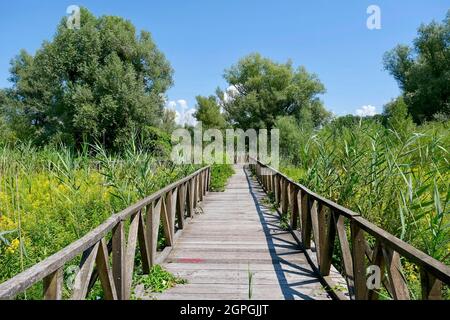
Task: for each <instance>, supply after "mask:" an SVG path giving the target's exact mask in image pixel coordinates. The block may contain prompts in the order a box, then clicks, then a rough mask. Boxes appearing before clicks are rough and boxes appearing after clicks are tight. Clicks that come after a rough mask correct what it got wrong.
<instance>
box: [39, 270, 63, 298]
mask: <svg viewBox="0 0 450 320" xmlns="http://www.w3.org/2000/svg"><path fill="white" fill-rule="evenodd" d="M62 286H63V270H62V268H61V269H58V270H56V271H55V272H53V273H52V274H50V275H48V276H47V277H45V278H44V299H45V300H61V299H62Z"/></svg>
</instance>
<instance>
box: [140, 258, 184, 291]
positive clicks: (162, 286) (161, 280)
mask: <svg viewBox="0 0 450 320" xmlns="http://www.w3.org/2000/svg"><path fill="white" fill-rule="evenodd" d="M186 283H187V280H185V279H182V278H179V277H176V276H174V275H173V274H171V273H170V272H168V271H167V270H165V269H164V268H162V267H161V266H159V265H155V266H153V267H152V268H151V269H150V273H149V274H145V275H142V274H141V275H135V278H134V286H136V285H142V286H143V287H144V290H145V292H146V293H161V292H164V291H165V290H167V289H170V288H172V287H173V286H175V285H177V284H186Z"/></svg>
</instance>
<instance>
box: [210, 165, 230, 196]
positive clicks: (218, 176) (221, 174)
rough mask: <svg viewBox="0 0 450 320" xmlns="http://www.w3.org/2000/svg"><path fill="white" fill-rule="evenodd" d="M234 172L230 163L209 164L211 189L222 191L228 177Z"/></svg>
mask: <svg viewBox="0 0 450 320" xmlns="http://www.w3.org/2000/svg"><path fill="white" fill-rule="evenodd" d="M233 174H234V169H233V166H232V165H230V164H213V165H212V166H211V191H215V192H217V191H224V190H225V186H226V184H227V181H228V179H229V178H230V177H231V176H232V175H233Z"/></svg>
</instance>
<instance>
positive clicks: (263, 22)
mask: <svg viewBox="0 0 450 320" xmlns="http://www.w3.org/2000/svg"><path fill="white" fill-rule="evenodd" d="M72 4H76V5H80V6H85V7H87V8H89V9H90V10H91V11H92V12H93V13H94V14H96V15H104V14H108V15H120V16H122V17H125V18H127V19H129V20H131V21H132V22H133V23H134V24H135V25H136V27H137V28H138V29H145V30H148V31H150V32H151V33H152V35H153V37H154V39H155V41H156V43H157V45H158V46H159V48H160V49H161V50H162V51H163V52H164V53H165V54H166V57H167V58H168V59H169V61H170V62H171V64H172V67H173V68H174V69H175V75H174V81H175V85H174V86H173V87H172V88H171V89H170V90H169V92H168V97H169V100H172V101H178V100H184V102H183V101H181V103H178V104H177V108H178V109H180V108H182V107H183V105H187V106H188V107H189V108H192V107H193V106H194V105H195V96H196V95H198V94H201V95H209V94H213V93H214V91H215V89H216V88H217V86H220V87H221V88H226V87H227V86H226V83H225V81H224V80H223V77H222V75H223V71H224V69H226V68H228V67H230V66H231V65H232V64H234V63H235V62H236V61H237V60H238V59H239V58H241V57H243V56H245V55H247V54H249V53H252V52H260V53H261V54H262V55H264V56H267V57H270V58H272V59H274V60H276V61H279V62H284V61H286V60H287V59H289V58H290V59H292V61H293V62H294V65H296V66H298V65H304V66H305V67H306V68H307V69H308V71H310V72H314V73H316V74H317V75H318V76H319V78H320V79H321V81H322V82H323V83H324V84H325V86H326V88H327V93H326V94H325V95H323V96H322V99H323V100H324V102H325V105H326V106H327V108H328V109H329V110H331V111H333V112H334V113H335V114H338V115H343V114H348V113H356V111H357V109H361V108H362V107H363V106H369V105H370V106H373V107H375V108H376V111H377V112H381V111H382V106H383V105H384V104H385V103H386V102H388V101H389V100H390V99H391V98H393V97H396V96H397V95H398V94H399V90H398V86H397V84H396V82H395V81H394V80H393V79H392V77H391V76H390V75H389V74H388V73H387V72H386V71H384V70H383V67H382V56H383V53H384V52H385V51H387V50H389V49H391V48H393V47H394V46H395V45H396V44H398V43H406V44H410V43H411V41H412V40H413V39H414V37H415V35H416V31H417V28H418V27H419V25H420V24H421V23H429V22H430V21H432V20H433V19H435V20H438V21H441V20H442V19H443V18H444V17H445V14H446V12H447V10H448V9H449V8H450V1H449V0H445V1H444V0H429V1H425V0H422V1H419V0H410V1H400V0H396V1H393V0H371V1H365V0H341V1H325V0H315V1H313V0H310V1H300V0H278V1H275V0H272V1H266V0H226V1H225V0H195V1H194V0H184V1H182V0H164V1H162V0H161V1H132V0H129V1H123V0H121V1H119V0H95V1H87V0H86V1H81V0H80V1H77V0H71V1H65V0H61V1H54V0H41V1H23V0H15V1H1V2H0V40H1V46H0V87H7V86H9V85H10V84H9V82H8V81H7V79H8V76H9V72H8V69H9V61H10V60H11V58H12V57H13V56H14V55H16V54H17V53H18V52H19V50H20V49H21V48H25V49H26V50H27V51H29V52H31V53H33V52H34V51H35V50H36V49H37V48H38V47H39V46H40V45H41V43H42V41H43V40H46V39H47V40H48V39H51V37H52V35H53V34H54V32H55V28H56V25H57V23H58V21H59V20H60V18H61V17H62V16H63V15H65V12H66V8H67V7H68V6H69V5H72ZM371 4H375V5H378V6H379V7H380V9H381V30H369V29H368V28H367V27H366V20H367V18H368V16H369V15H368V14H367V13H366V10H367V7H368V6H369V5H371ZM369 109H370V108H369ZM365 110H368V108H367V107H366V108H365Z"/></svg>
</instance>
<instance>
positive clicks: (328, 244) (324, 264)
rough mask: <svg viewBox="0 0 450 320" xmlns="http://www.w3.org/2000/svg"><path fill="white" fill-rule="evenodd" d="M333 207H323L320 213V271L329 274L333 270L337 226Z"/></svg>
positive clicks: (325, 274)
mask: <svg viewBox="0 0 450 320" xmlns="http://www.w3.org/2000/svg"><path fill="white" fill-rule="evenodd" d="M332 215H333V212H332V209H330V208H328V209H325V208H324V209H323V210H321V212H320V215H319V241H320V250H321V252H320V263H319V266H320V273H321V274H322V276H328V275H329V274H330V270H331V259H332V258H333V249H334V240H335V237H336V227H335V224H334V221H333V217H332Z"/></svg>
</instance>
